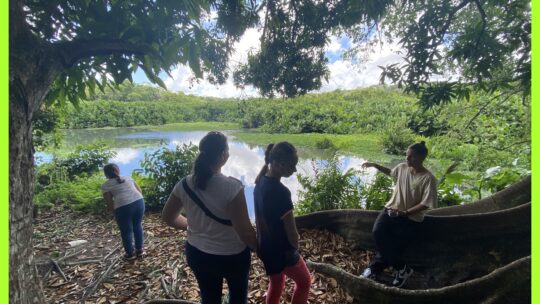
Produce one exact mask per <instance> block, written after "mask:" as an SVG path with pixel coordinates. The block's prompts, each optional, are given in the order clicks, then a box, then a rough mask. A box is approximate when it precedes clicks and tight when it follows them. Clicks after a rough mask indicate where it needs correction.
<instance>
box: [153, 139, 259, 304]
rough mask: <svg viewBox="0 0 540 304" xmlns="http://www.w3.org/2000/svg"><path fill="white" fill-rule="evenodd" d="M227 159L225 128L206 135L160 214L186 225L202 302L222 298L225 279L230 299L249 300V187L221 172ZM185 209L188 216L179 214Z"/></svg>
mask: <svg viewBox="0 0 540 304" xmlns="http://www.w3.org/2000/svg"><path fill="white" fill-rule="evenodd" d="M228 158H229V147H228V145H227V137H225V135H223V134H222V133H220V132H209V133H208V134H207V135H205V136H204V137H203V138H202V139H201V142H200V143H199V154H198V155H197V158H196V160H195V164H194V167H193V174H191V175H188V176H186V177H185V178H183V179H182V180H180V182H178V183H177V184H176V186H175V187H174V189H173V191H172V193H171V195H170V196H169V199H168V200H167V202H166V203H165V207H164V208H163V211H162V215H161V216H162V219H163V220H164V221H165V222H166V223H167V225H169V226H171V227H174V228H177V229H181V230H187V240H186V242H185V251H186V259H187V263H188V265H189V267H190V268H191V269H192V270H193V273H194V274H195V278H196V279H197V282H198V284H199V290H200V294H201V299H202V303H203V304H219V303H221V293H222V288H223V279H224V278H225V280H227V285H228V287H229V301H228V303H230V304H244V303H247V290H248V279H249V267H250V264H251V253H250V250H249V248H251V249H252V250H255V248H256V246H257V241H256V234H255V229H254V228H253V226H252V224H251V222H250V220H249V216H248V212H247V206H246V198H245V195H244V186H243V185H242V182H240V181H239V180H237V179H235V178H232V177H228V176H225V175H223V174H222V173H221V168H222V167H223V166H224V165H225V163H226V162H227V159H228ZM182 209H185V211H186V216H185V217H184V216H183V215H182V214H180V212H181V211H182ZM246 245H247V246H246ZM248 247H249V248H248Z"/></svg>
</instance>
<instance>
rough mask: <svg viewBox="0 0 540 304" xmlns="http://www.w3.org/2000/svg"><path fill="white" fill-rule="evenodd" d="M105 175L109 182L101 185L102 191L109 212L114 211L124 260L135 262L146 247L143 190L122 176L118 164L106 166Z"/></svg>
mask: <svg viewBox="0 0 540 304" xmlns="http://www.w3.org/2000/svg"><path fill="white" fill-rule="evenodd" d="M103 173H105V177H107V181H106V182H105V183H103V185H101V191H102V192H103V197H104V198H105V201H106V202H107V205H108V207H109V210H111V211H112V210H114V217H115V218H116V222H117V223H118V227H119V228H120V235H121V236H122V244H123V245H124V251H125V255H124V259H126V260H133V259H135V258H137V257H141V256H142V255H143V245H144V239H143V238H144V237H143V226H142V219H143V216H144V199H143V195H142V191H141V188H140V187H139V186H138V185H137V183H136V182H135V181H134V180H132V179H131V178H130V177H129V176H120V169H119V168H118V166H117V165H116V164H108V165H106V166H105V167H104V168H103ZM133 238H135V249H134V248H133Z"/></svg>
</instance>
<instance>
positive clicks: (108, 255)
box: [103, 245, 121, 261]
mask: <svg viewBox="0 0 540 304" xmlns="http://www.w3.org/2000/svg"><path fill="white" fill-rule="evenodd" d="M120 246H121V245H118V246H116V248H114V249H113V250H112V251H111V252H109V253H108V254H107V255H106V256H105V257H104V258H103V261H105V260H106V259H107V258H108V257H110V256H111V255H112V254H113V253H115V252H116V251H118V249H120Z"/></svg>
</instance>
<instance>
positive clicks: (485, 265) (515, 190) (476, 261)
mask: <svg viewBox="0 0 540 304" xmlns="http://www.w3.org/2000/svg"><path fill="white" fill-rule="evenodd" d="M530 192H531V184H530V177H527V178H525V179H524V180H523V181H521V182H519V183H517V184H515V185H513V186H511V187H509V188H507V189H505V190H503V191H501V192H498V193H496V194H494V195H493V196H490V197H488V198H486V199H483V200H480V201H477V202H475V203H472V204H470V205H464V206H455V207H447V208H441V209H436V210H433V211H431V212H429V213H428V215H426V217H425V220H424V222H423V223H422V225H423V229H422V231H423V232H422V234H421V235H420V237H419V238H418V240H417V241H415V242H413V243H411V245H410V247H409V248H408V249H407V250H405V251H404V253H403V256H404V259H405V261H406V262H407V263H408V264H410V265H411V266H413V267H414V268H415V270H418V271H419V272H420V273H421V274H422V275H423V276H424V281H425V286H424V288H441V287H444V286H448V285H453V284H457V283H460V282H463V281H467V280H470V279H472V278H477V277H480V276H483V275H486V274H487V273H490V272H492V271H494V270H495V269H497V268H498V267H501V266H503V265H506V264H508V263H510V262H512V261H515V260H517V259H519V258H522V257H524V256H528V255H530V252H531V244H530V238H531V204H530ZM486 210H487V212H486ZM377 215H378V212H377V211H365V210H329V211H322V212H315V213H312V214H308V215H305V216H300V217H297V218H296V224H297V226H298V228H311V229H326V230H329V231H331V232H333V233H336V234H338V235H341V236H343V237H344V238H345V239H346V240H347V241H348V242H349V243H350V244H351V245H352V246H354V247H357V248H362V249H367V250H374V249H375V248H374V242H373V238H372V232H371V231H372V227H373V223H374V222H375V219H376V217H377Z"/></svg>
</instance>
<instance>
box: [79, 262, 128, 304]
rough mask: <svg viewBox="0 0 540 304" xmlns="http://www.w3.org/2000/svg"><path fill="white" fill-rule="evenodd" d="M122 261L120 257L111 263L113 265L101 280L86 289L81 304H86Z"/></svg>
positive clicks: (100, 277) (102, 275) (103, 274)
mask: <svg viewBox="0 0 540 304" xmlns="http://www.w3.org/2000/svg"><path fill="white" fill-rule="evenodd" d="M119 261H120V257H117V258H116V259H115V260H113V262H112V263H111V265H109V267H108V268H107V270H106V271H105V272H103V273H102V274H101V276H99V278H98V279H97V280H96V281H95V282H94V283H93V284H90V285H89V286H88V287H86V288H85V292H84V294H83V297H82V299H81V302H82V303H84V302H85V301H86V299H87V298H88V297H89V296H90V295H92V294H93V293H94V292H95V291H96V289H97V288H98V286H99V285H100V284H101V282H102V281H103V280H104V279H105V278H106V277H108V276H109V274H110V273H111V270H112V269H113V267H114V266H115V265H116V264H117V263H118V262H119Z"/></svg>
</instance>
